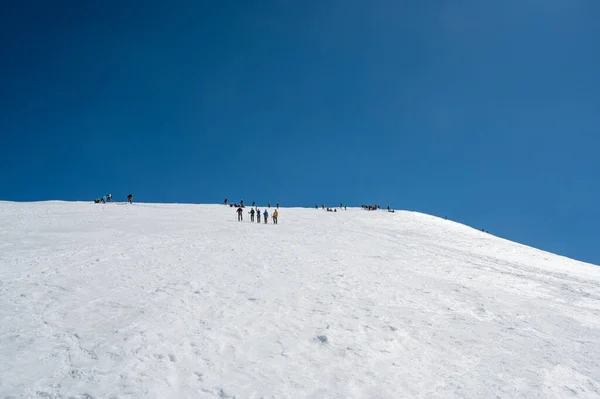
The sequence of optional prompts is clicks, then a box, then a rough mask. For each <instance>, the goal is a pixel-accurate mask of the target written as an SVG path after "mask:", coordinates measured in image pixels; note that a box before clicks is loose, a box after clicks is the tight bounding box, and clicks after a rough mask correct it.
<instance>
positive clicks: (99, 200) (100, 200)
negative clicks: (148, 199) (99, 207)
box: [94, 194, 133, 204]
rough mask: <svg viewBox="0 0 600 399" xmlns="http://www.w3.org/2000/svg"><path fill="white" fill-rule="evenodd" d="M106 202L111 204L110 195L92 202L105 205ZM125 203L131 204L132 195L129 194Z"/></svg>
mask: <svg viewBox="0 0 600 399" xmlns="http://www.w3.org/2000/svg"><path fill="white" fill-rule="evenodd" d="M108 202H112V194H106V195H104V196H102V197H98V198H96V199H95V200H94V203H96V204H106V203H108ZM127 202H128V203H129V204H131V203H133V194H129V195H128V196H127Z"/></svg>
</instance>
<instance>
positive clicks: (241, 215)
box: [236, 206, 244, 222]
mask: <svg viewBox="0 0 600 399" xmlns="http://www.w3.org/2000/svg"><path fill="white" fill-rule="evenodd" d="M236 212H237V214H238V222H241V221H242V220H243V213H244V210H243V209H242V207H241V206H240V207H239V208H238V209H237V211H236Z"/></svg>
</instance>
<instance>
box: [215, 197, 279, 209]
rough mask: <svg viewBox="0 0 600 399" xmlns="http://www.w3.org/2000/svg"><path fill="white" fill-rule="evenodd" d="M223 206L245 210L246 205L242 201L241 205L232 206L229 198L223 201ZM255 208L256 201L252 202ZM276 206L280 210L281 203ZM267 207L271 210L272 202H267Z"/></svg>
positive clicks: (234, 204)
mask: <svg viewBox="0 0 600 399" xmlns="http://www.w3.org/2000/svg"><path fill="white" fill-rule="evenodd" d="M223 204H225V205H229V206H230V207H231V208H245V207H246V205H244V200H240V202H239V204H238V203H237V202H235V203H233V204H231V203H229V200H228V199H227V198H225V199H224V200H223ZM251 206H252V207H253V208H254V207H255V206H256V201H252V205H251ZM275 206H276V207H277V209H279V202H277V204H275ZM267 207H268V208H269V209H270V208H271V201H269V202H267Z"/></svg>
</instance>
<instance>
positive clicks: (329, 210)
mask: <svg viewBox="0 0 600 399" xmlns="http://www.w3.org/2000/svg"><path fill="white" fill-rule="evenodd" d="M321 208H322V209H323V210H325V204H321ZM315 209H319V204H316V205H315ZM340 209H344V210H345V211H346V210H348V207H347V206H346V205H344V204H342V203H341V202H340ZM327 212H337V209H334V208H330V207H327Z"/></svg>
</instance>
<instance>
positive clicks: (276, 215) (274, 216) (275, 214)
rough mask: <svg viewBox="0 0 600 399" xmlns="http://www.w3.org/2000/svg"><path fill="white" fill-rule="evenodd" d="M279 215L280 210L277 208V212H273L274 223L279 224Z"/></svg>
mask: <svg viewBox="0 0 600 399" xmlns="http://www.w3.org/2000/svg"><path fill="white" fill-rule="evenodd" d="M278 217H279V212H278V211H277V209H275V212H273V224H277V218H278Z"/></svg>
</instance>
